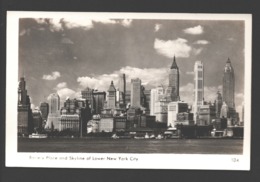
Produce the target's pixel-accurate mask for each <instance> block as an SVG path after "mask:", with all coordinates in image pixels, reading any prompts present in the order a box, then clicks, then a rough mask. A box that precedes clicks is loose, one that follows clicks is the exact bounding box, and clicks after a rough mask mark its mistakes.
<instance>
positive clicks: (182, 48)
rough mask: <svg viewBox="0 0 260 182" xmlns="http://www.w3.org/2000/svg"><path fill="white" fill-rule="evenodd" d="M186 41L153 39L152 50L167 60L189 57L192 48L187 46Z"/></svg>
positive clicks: (180, 39) (179, 39)
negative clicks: (174, 57)
mask: <svg viewBox="0 0 260 182" xmlns="http://www.w3.org/2000/svg"><path fill="white" fill-rule="evenodd" d="M187 42H188V41H187V40H186V39H182V38H178V39H176V40H167V41H164V40H160V39H157V38H156V39H155V41H154V48H155V49H156V51H157V52H158V53H159V54H161V55H164V56H166V57H168V58H172V57H173V56H174V55H175V56H176V57H189V56H190V52H191V50H192V48H191V47H190V46H189V45H188V44H187Z"/></svg>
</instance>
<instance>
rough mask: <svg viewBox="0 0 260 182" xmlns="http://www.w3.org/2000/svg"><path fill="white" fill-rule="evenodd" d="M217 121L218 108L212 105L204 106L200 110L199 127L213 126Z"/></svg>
mask: <svg viewBox="0 0 260 182" xmlns="http://www.w3.org/2000/svg"><path fill="white" fill-rule="evenodd" d="M215 119H216V108H215V106H214V105H212V104H206V105H202V106H200V108H199V118H198V121H197V125H211V124H212V122H213V121H215Z"/></svg>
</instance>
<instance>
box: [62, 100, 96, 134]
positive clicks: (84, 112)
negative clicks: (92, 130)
mask: <svg viewBox="0 0 260 182" xmlns="http://www.w3.org/2000/svg"><path fill="white" fill-rule="evenodd" d="M90 119H91V109H90V108H89V103H88V101H87V100H86V99H69V98H68V99H66V101H65V102H64V107H63V108H62V109H61V120H60V127H59V130H61V131H63V130H70V131H73V132H80V135H82V134H83V133H85V132H86V131H87V122H88V121H89V120H90Z"/></svg>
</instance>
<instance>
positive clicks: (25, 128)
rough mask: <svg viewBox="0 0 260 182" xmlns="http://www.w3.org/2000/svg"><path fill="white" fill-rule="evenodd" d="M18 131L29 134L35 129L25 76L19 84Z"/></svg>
mask: <svg viewBox="0 0 260 182" xmlns="http://www.w3.org/2000/svg"><path fill="white" fill-rule="evenodd" d="M17 109H18V116H17V120H18V133H19V134H25V135H28V134H30V133H31V132H32V131H33V118H32V110H31V102H30V97H29V96H28V95H27V90H26V82H25V78H24V77H21V78H20V81H19V86H18V108H17Z"/></svg>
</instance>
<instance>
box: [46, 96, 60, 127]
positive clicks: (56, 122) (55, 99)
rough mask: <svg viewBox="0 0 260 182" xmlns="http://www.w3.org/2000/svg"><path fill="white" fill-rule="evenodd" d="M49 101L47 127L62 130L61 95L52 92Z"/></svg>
mask: <svg viewBox="0 0 260 182" xmlns="http://www.w3.org/2000/svg"><path fill="white" fill-rule="evenodd" d="M49 102H50V103H49V105H50V108H49V109H50V110H49V115H48V120H47V123H46V125H45V128H49V129H57V130H60V96H59V95H58V94H57V93H52V94H51V95H50V99H49Z"/></svg>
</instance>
